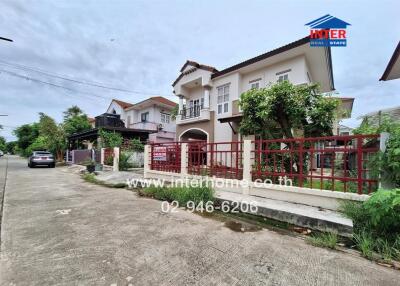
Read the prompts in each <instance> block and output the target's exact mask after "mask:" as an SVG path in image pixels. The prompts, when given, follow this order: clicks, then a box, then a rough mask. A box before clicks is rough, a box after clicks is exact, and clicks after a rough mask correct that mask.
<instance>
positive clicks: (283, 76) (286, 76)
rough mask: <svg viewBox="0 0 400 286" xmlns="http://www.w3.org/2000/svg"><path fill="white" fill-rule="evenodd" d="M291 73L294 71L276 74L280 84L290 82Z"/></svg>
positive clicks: (289, 70)
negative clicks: (285, 81)
mask: <svg viewBox="0 0 400 286" xmlns="http://www.w3.org/2000/svg"><path fill="white" fill-rule="evenodd" d="M291 71H292V70H291V69H288V70H284V71H281V72H278V73H276V76H277V77H278V82H281V81H284V80H287V81H289V72H291Z"/></svg>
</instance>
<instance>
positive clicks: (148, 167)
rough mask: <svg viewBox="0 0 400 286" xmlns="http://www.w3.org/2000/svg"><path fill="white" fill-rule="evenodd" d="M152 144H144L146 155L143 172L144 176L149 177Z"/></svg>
mask: <svg viewBox="0 0 400 286" xmlns="http://www.w3.org/2000/svg"><path fill="white" fill-rule="evenodd" d="M150 148H151V146H150V145H144V157H143V173H144V178H147V177H148V172H149V170H150V160H149V159H150Z"/></svg>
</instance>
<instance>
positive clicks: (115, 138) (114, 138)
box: [99, 129, 123, 148]
mask: <svg viewBox="0 0 400 286" xmlns="http://www.w3.org/2000/svg"><path fill="white" fill-rule="evenodd" d="M99 135H100V138H101V142H102V145H103V147H106V148H113V147H120V146H121V145H122V141H123V138H122V136H121V134H119V133H115V132H109V131H106V130H102V129H100V130H99Z"/></svg>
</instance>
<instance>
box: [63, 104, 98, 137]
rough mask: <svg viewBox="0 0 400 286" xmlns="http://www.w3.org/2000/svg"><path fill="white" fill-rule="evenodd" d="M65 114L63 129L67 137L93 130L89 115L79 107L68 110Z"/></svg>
mask: <svg viewBox="0 0 400 286" xmlns="http://www.w3.org/2000/svg"><path fill="white" fill-rule="evenodd" d="M63 114H64V121H63V128H64V131H65V134H66V135H67V136H69V135H72V134H74V133H78V132H82V131H85V130H89V129H91V125H90V123H89V119H88V117H87V115H86V114H85V113H83V111H82V109H80V108H79V107H78V106H76V105H74V106H72V107H70V108H68V109H67V110H66V111H64V113H63Z"/></svg>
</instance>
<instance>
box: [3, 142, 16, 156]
mask: <svg viewBox="0 0 400 286" xmlns="http://www.w3.org/2000/svg"><path fill="white" fill-rule="evenodd" d="M16 146H17V141H10V142H7V144H6V151H7V153H10V154H15V153H16V150H15V148H16Z"/></svg>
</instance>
